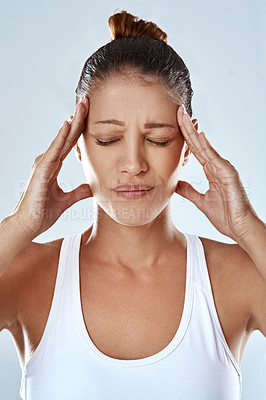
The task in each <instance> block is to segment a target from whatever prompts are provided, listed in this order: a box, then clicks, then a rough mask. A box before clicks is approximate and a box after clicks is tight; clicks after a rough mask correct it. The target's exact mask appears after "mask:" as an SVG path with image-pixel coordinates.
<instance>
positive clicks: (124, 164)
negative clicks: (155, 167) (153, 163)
mask: <svg viewBox="0 0 266 400" xmlns="http://www.w3.org/2000/svg"><path fill="white" fill-rule="evenodd" d="M119 170H120V172H127V173H128V174H130V175H138V174H139V173H140V172H146V171H147V170H148V163H147V160H146V157H145V149H144V145H143V143H141V140H137V139H136V138H133V139H132V140H128V141H127V142H126V141H125V142H124V148H123V154H122V155H121V158H120V162H119Z"/></svg>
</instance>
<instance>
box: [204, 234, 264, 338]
mask: <svg viewBox="0 0 266 400" xmlns="http://www.w3.org/2000/svg"><path fill="white" fill-rule="evenodd" d="M200 240H201V241H202V244H203V247H204V252H205V257H206V262H207V265H208V270H209V274H210V278H211V281H212V286H213V289H214V291H215V290H216V291H217V296H220V297H221V299H222V298H223V302H224V303H225V304H226V306H227V307H228V308H229V309H231V310H232V312H233V314H232V315H234V310H238V313H240V314H242V315H243V318H245V319H246V321H247V322H246V331H247V332H249V333H252V331H254V330H256V329H260V326H259V324H258V321H256V320H255V310H254V304H255V302H257V300H258V299H259V297H260V293H262V297H264V298H265V299H266V291H265V290H266V283H265V279H264V278H263V277H262V275H261V274H260V273H259V271H258V269H257V267H256V265H255V264H254V262H253V261H252V260H251V258H250V257H249V255H248V254H247V253H246V252H245V251H244V250H243V249H242V247H241V246H240V245H239V244H237V243H232V244H229V243H223V242H219V241H216V240H211V239H209V238H205V237H200ZM265 305H266V303H265ZM265 317H266V313H265ZM260 330H261V329H260Z"/></svg>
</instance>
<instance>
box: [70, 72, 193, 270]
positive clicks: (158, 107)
mask: <svg viewBox="0 0 266 400" xmlns="http://www.w3.org/2000/svg"><path fill="white" fill-rule="evenodd" d="M176 112H177V106H176V104H174V102H173V100H172V99H171V98H170V96H169V95H168V94H167V93H166V92H165V90H164V88H163V87H162V86H161V85H160V84H158V82H154V81H150V82H149V84H147V85H140V84H139V83H137V82H136V80H134V79H133V78H132V79H130V78H129V79H127V80H126V81H125V80H123V79H121V77H119V76H113V77H112V78H109V79H108V80H107V81H106V82H104V83H102V84H101V85H98V86H97V89H96V90H95V91H94V92H93V93H92V94H91V95H90V104H89V114H88V118H87V121H86V126H85V129H84V132H83V135H81V136H80V138H79V140H78V142H77V144H76V145H75V150H76V152H77V156H78V159H79V160H80V161H81V162H82V166H83V170H84V174H85V176H86V179H87V182H88V183H89V185H90V188H91V191H92V193H93V197H94V198H95V200H96V201H95V214H96V216H95V221H94V223H93V227H92V229H90V231H89V232H87V235H85V236H88V235H89V237H88V238H87V240H86V242H85V243H84V247H83V248H84V249H85V250H84V251H86V248H87V249H88V250H89V252H90V257H92V252H93V253H94V254H98V257H99V254H100V257H101V259H102V261H103V262H108V265H115V266H122V267H126V268H129V269H130V270H132V271H136V270H138V269H140V268H141V269H143V268H148V269H153V268H156V266H158V265H160V264H161V263H163V262H164V260H167V257H168V259H169V248H172V247H173V246H174V247H175V251H178V248H180V249H184V247H185V245H186V244H185V239H184V236H183V234H181V233H180V232H179V231H178V230H177V228H176V227H175V226H174V224H173V222H172V220H171V202H170V199H171V196H172V195H173V193H174V192H175V189H176V185H177V182H178V179H179V176H180V172H181V169H182V167H183V166H184V165H185V164H186V163H187V162H188V159H189V157H190V150H189V149H188V145H187V143H186V142H185V141H184V138H183V135H182V132H181V130H180V127H179V126H178V123H177V118H176ZM107 119H116V120H119V121H122V122H124V126H118V125H114V124H96V121H101V120H107ZM150 122H154V123H165V124H171V125H173V127H172V128H170V127H164V128H153V129H145V127H144V125H145V124H146V123H150ZM193 123H194V126H195V128H196V129H197V121H196V120H194V121H193ZM97 139H99V140H101V141H108V140H111V139H112V140H114V139H119V140H118V141H117V142H114V143H112V144H109V145H106V146H101V145H98V144H97ZM150 140H152V141H166V140H170V142H169V143H168V144H167V145H166V146H159V145H156V144H154V143H151V142H150ZM139 183H143V184H147V185H150V186H152V187H154V189H153V190H152V191H151V192H149V193H148V194H147V195H146V196H144V197H141V198H138V199H127V198H122V197H118V196H117V194H116V193H115V192H114V191H113V190H112V188H114V187H116V186H118V185H122V184H139ZM162 233H163V234H162ZM103 249H104V251H103ZM136 249H137V251H136Z"/></svg>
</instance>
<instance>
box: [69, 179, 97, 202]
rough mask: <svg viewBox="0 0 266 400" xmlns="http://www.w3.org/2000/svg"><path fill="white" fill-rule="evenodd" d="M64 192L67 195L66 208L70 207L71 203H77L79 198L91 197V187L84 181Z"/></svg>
mask: <svg viewBox="0 0 266 400" xmlns="http://www.w3.org/2000/svg"><path fill="white" fill-rule="evenodd" d="M65 194H66V195H68V196H69V197H68V201H67V208H69V207H71V206H72V205H73V204H75V203H77V202H78V201H80V200H83V199H87V198H89V197H93V194H92V191H91V188H90V186H89V185H88V184H86V183H84V184H82V185H80V186H78V187H77V188H76V189H74V190H72V191H71V192H68V193H65Z"/></svg>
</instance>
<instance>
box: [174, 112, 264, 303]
mask: <svg viewBox="0 0 266 400" xmlns="http://www.w3.org/2000/svg"><path fill="white" fill-rule="evenodd" d="M177 121H178V124H179V126H180V128H181V131H182V133H183V136H184V139H185V141H186V142H187V144H188V146H189V149H190V150H191V152H192V153H193V154H194V156H195V157H196V158H197V160H198V161H199V162H200V164H201V165H202V166H203V169H204V173H205V175H206V177H207V179H208V181H209V189H208V191H207V192H206V193H205V194H202V193H199V192H197V191H196V190H195V189H194V188H193V187H192V186H191V185H190V184H189V183H188V182H184V181H179V182H178V184H177V187H176V190H175V191H176V193H177V194H179V195H181V196H183V197H185V198H186V199H188V200H190V201H192V202H193V203H194V204H195V205H196V207H197V208H198V209H199V210H201V211H202V212H203V213H204V214H205V215H206V217H207V218H208V219H209V220H210V222H211V223H212V224H213V225H214V227H215V228H216V229H218V231H219V232H221V233H222V234H223V235H226V236H228V237H230V238H231V239H233V240H234V241H236V242H237V243H238V244H239V245H240V246H241V247H242V249H243V250H245V252H246V253H247V254H248V255H249V257H250V258H251V260H252V261H253V262H254V264H255V265H256V267H257V269H258V271H259V272H260V274H261V275H262V277H263V278H264V279H265V281H266V224H265V223H264V222H263V221H262V220H261V219H260V218H259V217H258V215H257V214H256V212H255V210H254V208H253V207H252V205H251V203H250V201H249V199H248V196H247V194H246V191H245V189H244V187H243V184H242V182H241V180H240V176H239V173H238V171H237V170H236V169H235V167H234V166H233V165H232V164H231V163H230V162H229V161H228V160H226V159H224V158H222V157H221V156H220V155H219V154H218V153H217V151H216V150H215V149H214V148H213V147H212V146H211V145H210V143H209V141H208V140H207V138H206V136H205V134H204V133H203V132H200V133H198V131H197V130H196V129H195V128H194V126H193V124H192V122H191V120H190V117H189V115H188V114H187V113H186V112H185V111H184V108H183V107H182V106H180V107H178V110H177ZM265 296H266V295H265Z"/></svg>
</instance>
